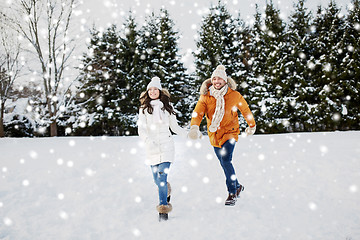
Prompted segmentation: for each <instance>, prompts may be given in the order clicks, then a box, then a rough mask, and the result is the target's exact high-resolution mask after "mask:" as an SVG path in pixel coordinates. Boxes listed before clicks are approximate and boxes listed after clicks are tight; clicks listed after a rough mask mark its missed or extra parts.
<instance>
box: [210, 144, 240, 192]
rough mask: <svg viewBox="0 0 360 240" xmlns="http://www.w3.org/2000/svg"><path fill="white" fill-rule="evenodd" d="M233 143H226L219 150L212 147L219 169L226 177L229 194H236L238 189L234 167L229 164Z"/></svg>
mask: <svg viewBox="0 0 360 240" xmlns="http://www.w3.org/2000/svg"><path fill="white" fill-rule="evenodd" d="M235 143H236V142H235V141H234V140H228V141H226V142H225V143H224V144H223V145H222V146H221V148H218V147H214V150H215V154H216V156H217V158H218V159H219V161H220V164H221V167H222V168H223V170H224V173H225V176H226V186H227V189H228V192H229V193H233V194H235V193H236V190H237V189H238V188H239V187H240V184H239V182H238V180H237V178H236V175H235V170H234V167H233V165H232V163H231V161H232V154H233V151H234V148H235Z"/></svg>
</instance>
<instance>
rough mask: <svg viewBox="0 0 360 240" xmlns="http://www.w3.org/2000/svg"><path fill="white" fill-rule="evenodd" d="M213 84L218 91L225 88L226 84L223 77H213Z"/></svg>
mask: <svg viewBox="0 0 360 240" xmlns="http://www.w3.org/2000/svg"><path fill="white" fill-rule="evenodd" d="M212 84H213V85H214V88H215V89H216V90H219V89H221V88H222V87H223V86H225V84H226V82H225V80H224V79H222V78H221V77H213V79H212Z"/></svg>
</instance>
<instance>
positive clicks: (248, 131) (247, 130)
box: [245, 125, 256, 136]
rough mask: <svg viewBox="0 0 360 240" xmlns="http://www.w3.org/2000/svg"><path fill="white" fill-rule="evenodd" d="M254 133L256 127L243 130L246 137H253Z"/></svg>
mask: <svg viewBox="0 0 360 240" xmlns="http://www.w3.org/2000/svg"><path fill="white" fill-rule="evenodd" d="M255 131H256V125H255V126H253V127H247V128H246V129H245V133H246V136H250V135H254V133H255Z"/></svg>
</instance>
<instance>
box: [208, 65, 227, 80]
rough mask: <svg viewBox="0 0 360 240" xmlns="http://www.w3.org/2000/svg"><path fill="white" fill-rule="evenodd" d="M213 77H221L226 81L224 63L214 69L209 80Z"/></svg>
mask: <svg viewBox="0 0 360 240" xmlns="http://www.w3.org/2000/svg"><path fill="white" fill-rule="evenodd" d="M213 77H221V78H222V79H224V80H225V82H227V75H226V72H225V66H224V65H218V66H217V67H216V69H215V71H214V72H213V73H212V74H211V82H212V79H213Z"/></svg>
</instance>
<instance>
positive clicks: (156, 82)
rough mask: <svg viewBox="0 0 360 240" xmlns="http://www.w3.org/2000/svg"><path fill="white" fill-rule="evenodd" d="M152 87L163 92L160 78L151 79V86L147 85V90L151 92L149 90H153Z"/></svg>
mask: <svg viewBox="0 0 360 240" xmlns="http://www.w3.org/2000/svg"><path fill="white" fill-rule="evenodd" d="M151 87H156V88H158V89H159V90H162V87H161V83H160V78H159V77H153V78H152V79H151V82H149V84H148V85H147V88H146V90H149V88H151Z"/></svg>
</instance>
